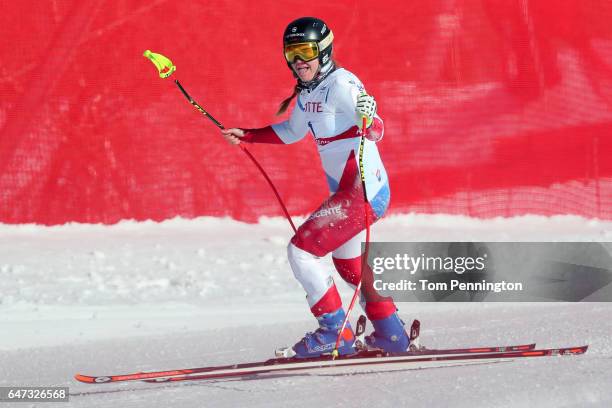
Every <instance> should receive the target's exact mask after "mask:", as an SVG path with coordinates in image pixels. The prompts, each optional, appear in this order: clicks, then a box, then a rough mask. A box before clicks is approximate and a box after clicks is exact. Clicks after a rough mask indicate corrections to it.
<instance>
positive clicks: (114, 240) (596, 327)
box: [0, 215, 612, 408]
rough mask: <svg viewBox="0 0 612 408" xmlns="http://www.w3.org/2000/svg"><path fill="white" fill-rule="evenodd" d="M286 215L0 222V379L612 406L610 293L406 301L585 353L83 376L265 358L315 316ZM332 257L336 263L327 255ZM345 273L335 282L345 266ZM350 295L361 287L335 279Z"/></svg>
mask: <svg viewBox="0 0 612 408" xmlns="http://www.w3.org/2000/svg"><path fill="white" fill-rule="evenodd" d="M373 235H374V236H373V239H374V240H378V241H470V240H472V241H612V239H611V238H612V223H611V222H603V221H596V220H585V219H582V218H579V217H569V216H563V217H552V218H546V217H536V216H527V217H518V218H512V219H491V220H475V219H470V218H466V217H455V216H443V215H435V216H426V215H403V216H392V217H389V218H386V219H384V220H382V221H381V222H380V223H378V224H376V226H375V227H374V234H373ZM290 236H291V229H290V228H289V226H288V224H287V223H286V221H285V220H283V219H280V218H274V219H262V220H260V222H259V223H258V224H245V223H240V222H237V221H233V220H229V219H214V218H200V219H196V220H181V219H175V220H170V221H166V222H163V223H153V222H145V223H136V222H122V223H120V224H117V225H114V226H100V225H77V224H75V225H65V226H61V227H40V226H34V225H21V226H8V225H0V386H9V385H10V386H68V387H70V393H71V400H70V403H69V404H66V403H57V404H54V403H45V404H31V403H30V404H29V403H18V404H9V403H0V408H4V407H9V406H11V405H13V406H16V407H26V406H44V407H53V406H61V407H67V406H71V407H72V406H74V407H144V406H146V407H151V408H155V407H174V406H180V407H203V406H206V407H208V406H210V407H234V406H256V407H259V406H261V407H276V406H278V407H285V406H296V407H310V408H311V407H314V406H350V407H356V406H369V407H374V406H380V407H386V406H395V407H397V406H406V407H421V406H427V407H447V406H456V407H493V406H495V407H516V406H519V407H527V406H538V407H565V406H568V407H584V406H597V407H609V406H612V339H611V337H612V336H611V335H612V319H611V316H612V314H611V312H612V304H611V303H402V304H400V305H399V306H400V314H401V316H402V317H403V318H404V320H406V321H411V320H412V319H413V318H419V319H420V320H421V323H422V333H421V337H422V342H423V343H424V344H426V345H427V346H428V347H432V348H435V347H461V346H467V345H469V346H476V345H480V346H491V345H499V344H511V343H514V344H516V343H529V342H537V343H538V345H540V346H545V347H548V346H550V347H553V346H569V345H571V346H576V345H582V344H589V345H590V348H589V351H588V352H587V354H585V355H583V356H577V357H562V358H547V359H532V360H528V361H514V362H505V363H499V364H492V365H480V366H466V367H452V368H441V369H426V370H412V371H409V370H403V371H401V370H400V371H398V370H396V369H393V370H390V369H385V370H384V371H377V372H367V369H364V370H363V371H360V372H358V373H342V372H339V373H338V372H329V371H319V372H315V371H313V372H311V373H310V374H294V375H287V376H267V377H263V378H258V379H249V380H240V381H236V380H224V381H201V382H190V383H183V384H173V385H167V384H166V385H161V384H145V383H136V382H132V383H124V384H117V385H115V384H112V385H109V384H107V385H99V386H97V385H88V384H81V383H78V382H76V381H75V380H73V378H72V377H73V375H74V374H75V373H77V372H80V373H84V374H94V375H108V374H121V373H127V372H135V371H148V370H156V369H169V368H184V367H194V366H202V365H213V364H227V363H231V362H236V363H238V362H246V361H253V360H262V359H267V358H269V357H271V356H272V353H273V350H274V348H275V347H276V346H282V345H291V344H293V343H294V342H295V341H296V340H298V339H299V338H300V337H301V336H302V335H303V334H304V333H305V332H306V331H309V330H312V329H314V327H315V322H314V320H313V318H312V317H311V315H310V313H309V311H308V308H307V305H306V301H305V299H304V293H303V291H302V289H301V288H300V286H299V284H298V283H297V282H296V281H295V279H294V278H293V276H292V273H291V271H290V269H289V265H288V262H287V259H286V254H285V248H286V243H287V241H288V240H289V238H290ZM325 262H328V263H329V267H330V271H331V270H332V266H331V262H330V260H329V259H327V260H325ZM337 282H340V280H339V279H337ZM338 286H339V288H340V289H341V293H342V296H343V299H344V300H345V303H346V304H348V301H349V299H350V296H351V295H352V291H351V290H350V289H349V288H348V287H347V286H345V285H344V284H343V283H338Z"/></svg>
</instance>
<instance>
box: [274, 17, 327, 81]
mask: <svg viewBox="0 0 612 408" xmlns="http://www.w3.org/2000/svg"><path fill="white" fill-rule="evenodd" d="M333 40H334V34H333V33H332V31H331V30H330V29H329V27H328V26H327V24H325V22H323V20H321V19H318V18H316V17H301V18H298V19H297V20H295V21H292V22H291V23H289V25H287V28H285V33H284V34H283V49H284V48H285V46H286V45H288V44H294V43H300V42H307V41H314V42H316V43H317V46H318V47H319V57H318V59H319V64H320V67H321V68H320V71H319V72H320V73H321V74H323V75H325V74H326V73H327V72H328V71H329V70H330V69H331V68H332V67H333V65H334V63H333V61H332V49H333V46H332V42H333ZM287 65H288V66H289V68H291V63H290V62H287Z"/></svg>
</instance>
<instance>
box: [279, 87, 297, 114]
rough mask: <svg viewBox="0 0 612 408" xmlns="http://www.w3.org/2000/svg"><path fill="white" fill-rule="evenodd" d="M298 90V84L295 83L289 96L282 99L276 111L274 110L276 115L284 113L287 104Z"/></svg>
mask: <svg viewBox="0 0 612 408" xmlns="http://www.w3.org/2000/svg"><path fill="white" fill-rule="evenodd" d="M298 92H299V86H298V85H296V86H295V87H294V88H293V93H292V94H291V96H290V97H288V98H287V99H285V100H284V101H282V102H281V104H280V106H279V107H278V112H276V116H280V115H282V114H283V113H285V111H286V110H287V108H288V107H289V104H290V103H291V101H292V100H293V98H295V97H296V95H297V94H298Z"/></svg>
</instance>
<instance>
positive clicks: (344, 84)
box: [331, 76, 365, 126]
mask: <svg viewBox="0 0 612 408" xmlns="http://www.w3.org/2000/svg"><path fill="white" fill-rule="evenodd" d="M362 92H365V89H364V87H363V85H362V84H361V82H359V80H357V79H356V78H355V77H348V76H342V77H339V78H338V79H337V80H336V81H335V83H334V87H333V89H332V95H331V96H332V98H333V101H334V102H335V104H336V109H337V111H339V112H342V113H344V114H346V115H347V116H349V117H350V118H351V119H352V122H353V123H354V124H355V125H357V126H361V118H360V117H359V116H358V115H357V112H356V111H355V107H356V106H357V97H358V96H359V94H360V93H362Z"/></svg>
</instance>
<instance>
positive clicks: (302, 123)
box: [272, 96, 308, 144]
mask: <svg viewBox="0 0 612 408" xmlns="http://www.w3.org/2000/svg"><path fill="white" fill-rule="evenodd" d="M299 103H300V102H299V96H298V100H297V101H296V103H295V106H294V107H293V110H292V111H291V115H290V116H289V119H288V120H285V121H283V122H280V123H277V124H275V125H272V129H273V130H274V132H276V134H277V135H278V137H279V138H280V139H281V140H282V141H283V143H285V144H291V143H295V142H298V141H300V140H302V139H303V138H304V136H306V134H307V133H308V123H306V118H305V116H304V112H302V110H301V109H300V107H299Z"/></svg>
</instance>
